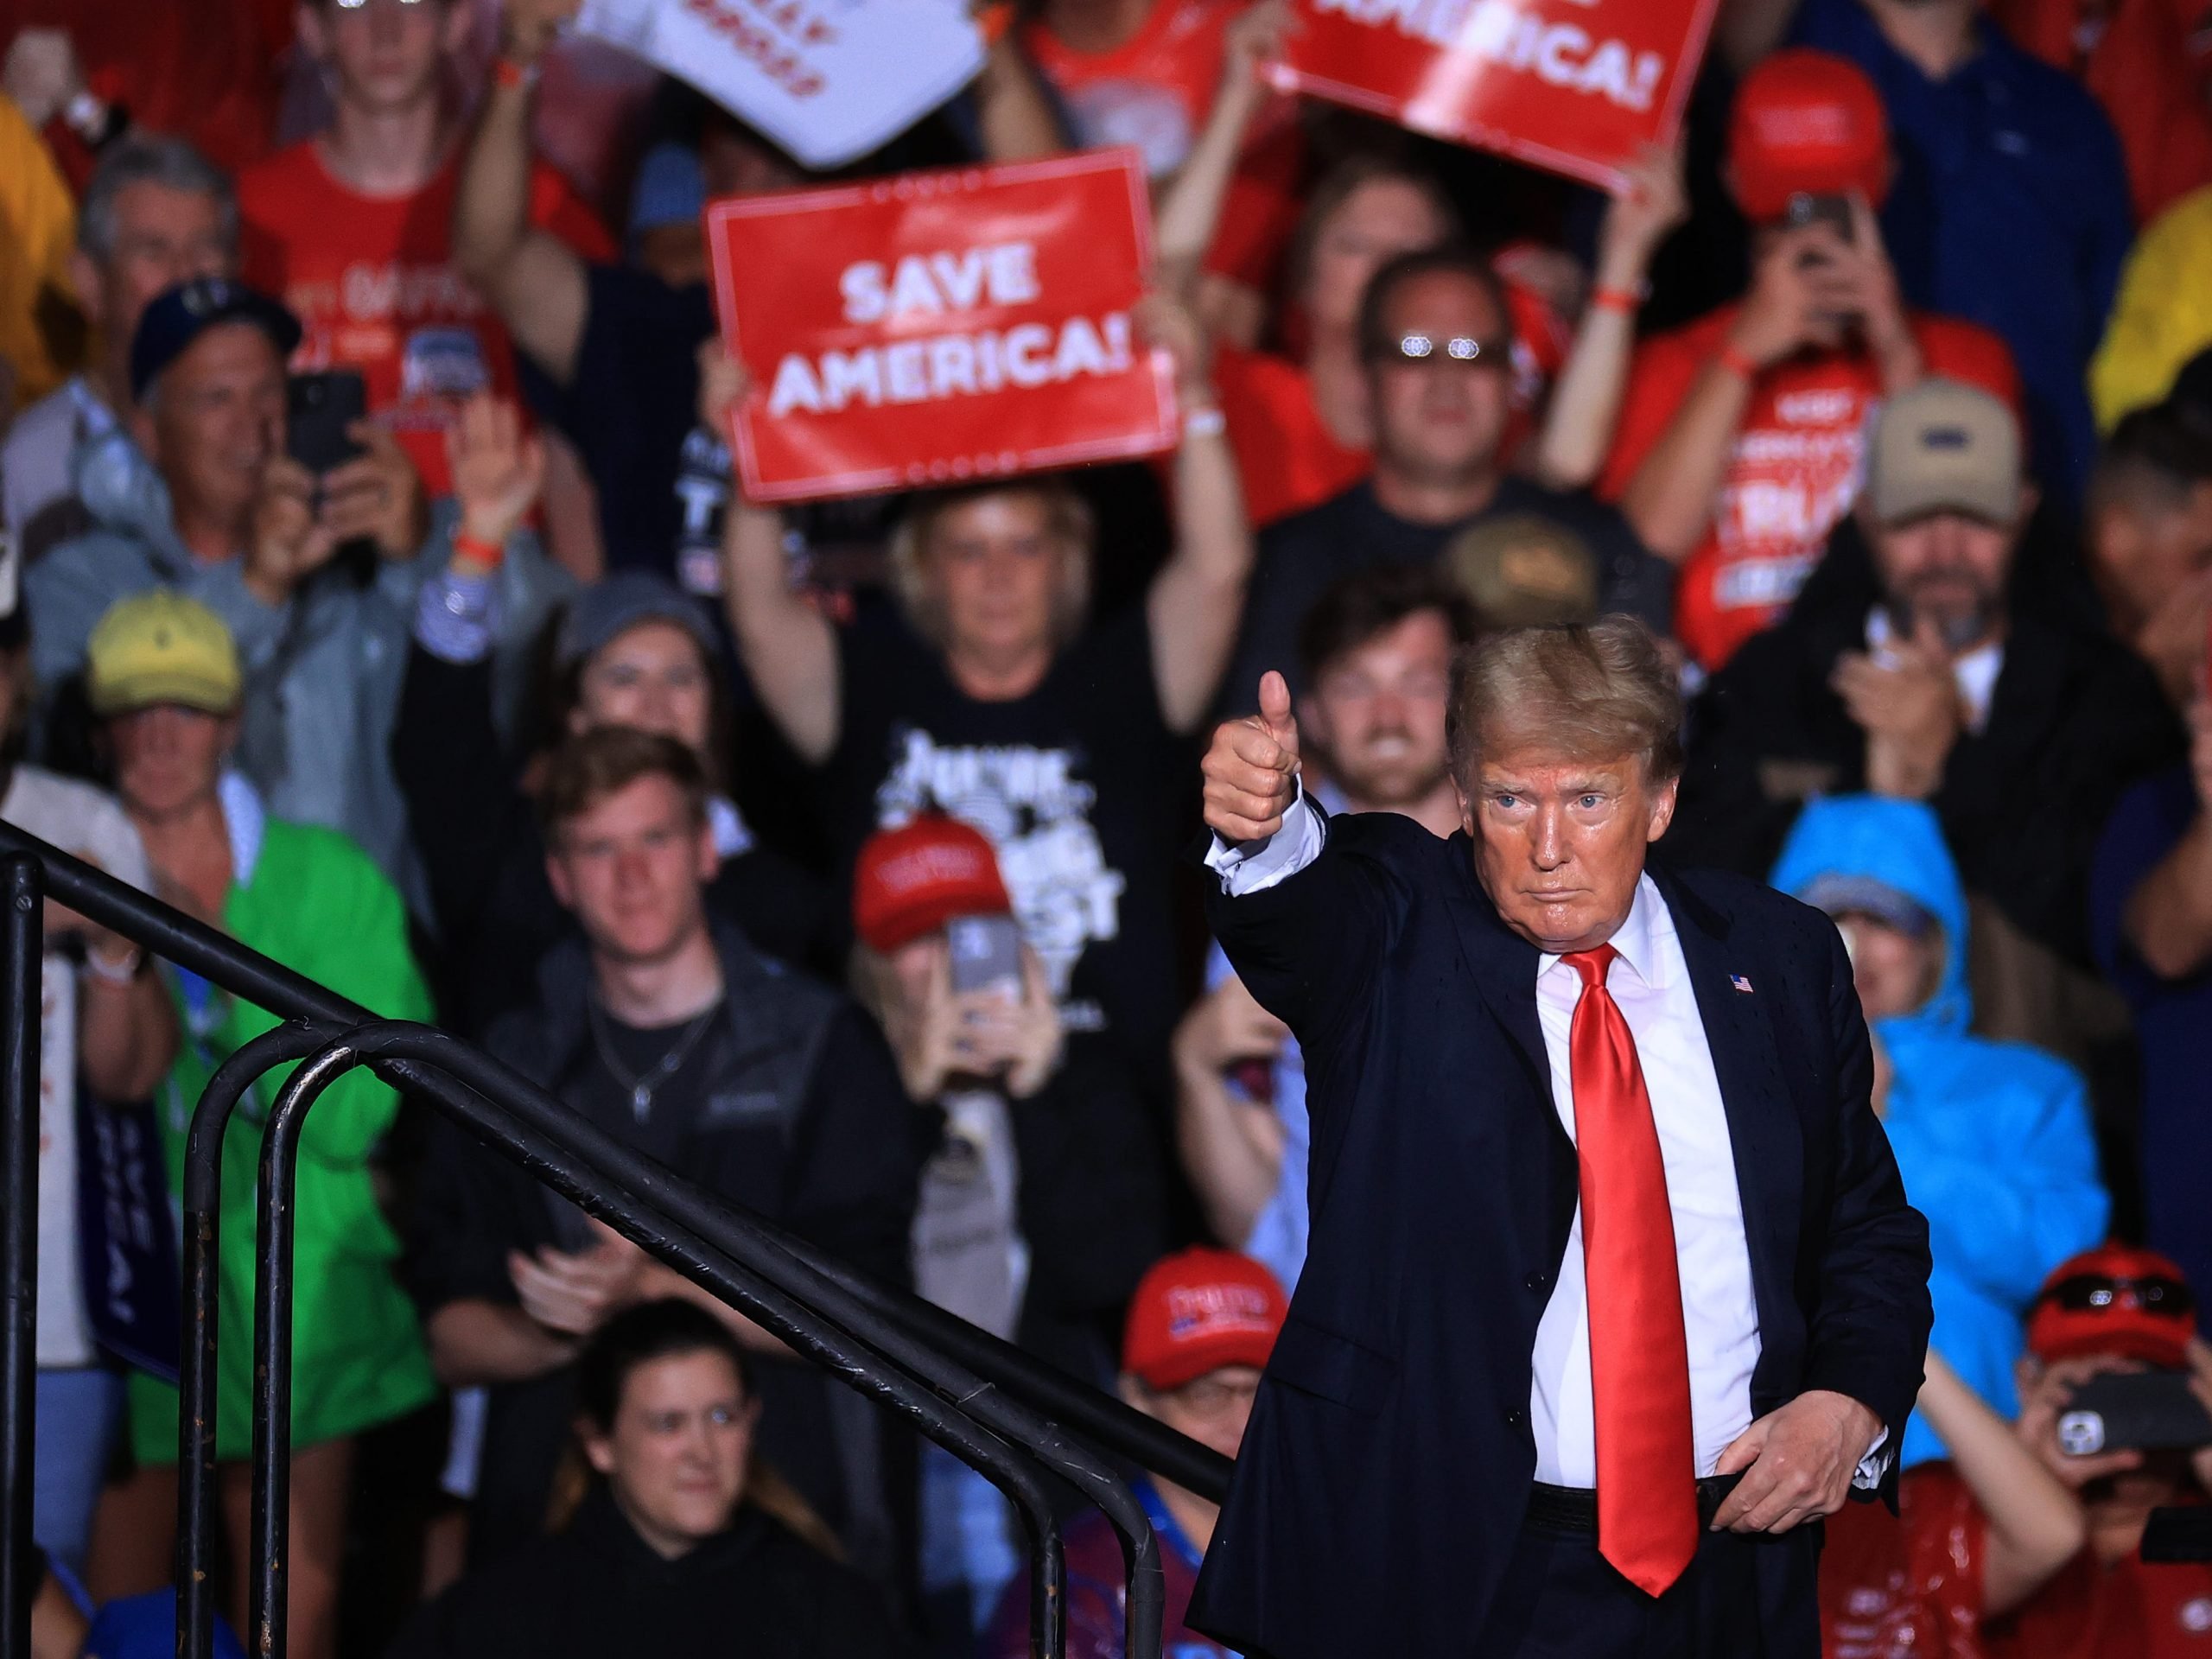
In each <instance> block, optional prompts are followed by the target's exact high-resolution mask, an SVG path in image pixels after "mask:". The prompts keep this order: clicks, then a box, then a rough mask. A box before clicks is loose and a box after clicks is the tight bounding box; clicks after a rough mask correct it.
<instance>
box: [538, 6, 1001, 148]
mask: <svg viewBox="0 0 2212 1659" xmlns="http://www.w3.org/2000/svg"><path fill="white" fill-rule="evenodd" d="M575 26H576V29H577V32H579V33H580V34H584V35H593V36H595V37H596V38H598V39H600V40H603V41H610V42H612V43H613V44H614V45H616V46H619V47H621V48H624V49H625V50H626V51H630V52H633V53H635V54H637V55H638V56H639V57H641V58H644V59H645V60H647V61H648V62H651V63H653V64H656V65H658V67H661V68H663V69H665V70H666V71H668V73H671V74H672V75H675V76H676V77H677V78H678V79H682V80H685V81H689V82H690V84H691V85H692V86H696V87H697V88H698V89H699V90H700V91H701V92H704V93H706V94H707V96H708V97H709V98H711V99H714V100H715V102H716V103H718V104H720V105H722V106H723V107H724V108H726V109H728V110H729V111H731V112H732V113H733V114H734V115H736V116H738V117H739V118H741V119H742V120H744V121H745V122H747V124H750V125H751V126H753V127H754V128H755V129H757V130H759V131H760V133H761V134H763V135H764V136H765V137H768V138H770V139H772V140H773V141H774V142H775V143H778V144H779V145H781V146H782V147H783V148H784V149H785V150H787V151H789V152H790V154H791V156H792V157H793V158H794V159H795V160H797V161H798V162H800V163H801V164H803V165H804V166H807V167H810V168H833V167H842V166H843V165H844V164H845V163H846V162H849V161H852V160H855V158H857V157H859V156H865V155H867V154H868V151H870V150H872V149H875V148H876V147H877V146H878V145H880V144H882V143H887V141H889V140H890V139H893V138H895V137H898V136H899V134H900V133H902V132H904V131H905V130H906V129H907V128H908V127H910V126H912V125H913V124H914V123H915V122H917V121H918V120H920V119H921V118H922V117H924V116H925V115H927V114H928V113H929V112H930V111H931V110H933V109H935V108H936V107H937V106H938V105H940V104H942V103H944V101H945V100H946V99H949V98H950V97H951V96H952V95H953V94H954V93H955V92H958V91H959V90H960V89H961V88H962V87H963V86H966V85H967V84H968V83H969V81H970V80H972V79H974V78H975V76H976V72H977V71H978V70H980V69H981V68H982V67H983V37H982V31H981V30H979V29H977V28H976V24H975V22H973V21H972V20H971V19H970V18H969V16H968V11H967V7H966V5H965V4H964V3H963V0H584V5H583V10H582V11H581V12H580V13H578V14H577V17H576V25H575Z"/></svg>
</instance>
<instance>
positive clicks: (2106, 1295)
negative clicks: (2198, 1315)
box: [2036, 1273, 2196, 1319]
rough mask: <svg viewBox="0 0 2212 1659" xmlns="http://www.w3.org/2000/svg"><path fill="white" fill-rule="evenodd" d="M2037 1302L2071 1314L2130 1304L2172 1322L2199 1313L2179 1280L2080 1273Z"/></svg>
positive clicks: (2051, 1288) (2047, 1288)
mask: <svg viewBox="0 0 2212 1659" xmlns="http://www.w3.org/2000/svg"><path fill="white" fill-rule="evenodd" d="M2036 1300H2037V1302H2038V1303H2043V1302H2053V1303H2056V1305H2057V1306H2060V1307H2063V1308H2064V1309H2065V1310H2066V1311H2067V1312H2068V1313H2103V1312H2105V1311H2106V1310H2107V1309H2108V1308H2113V1307H2125V1306H2127V1305H2128V1304H2129V1303H2130V1302H2133V1304H2134V1305H2135V1306H2138V1307H2139V1308H2141V1309H2142V1310H2143V1311H2144V1312H2145V1313H2159V1314H2164V1316H2165V1317H2166V1318H2168V1319H2187V1318H2188V1317H2189V1316H2190V1314H2191V1313H2195V1312H2196V1298H2195V1297H2194V1296H2192V1295H2190V1291H2189V1287H2188V1286H2187V1285H2184V1284H2183V1283H2182V1281H2180V1280H2178V1279H2168V1278H2164V1277H2159V1278H2155V1279H2115V1278H2113V1277H2111V1276H2110V1275H2109V1274H2101V1273H2079V1274H2075V1275H2074V1276H2073V1277H2071V1278H2069V1279H2062V1280H2060V1281H2058V1282H2057V1283H2056V1284H2055V1285H2046V1286H2045V1287H2044V1289H2043V1291H2042V1293H2041V1294H2038V1295H2037V1298H2036Z"/></svg>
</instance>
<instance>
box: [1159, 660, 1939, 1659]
mask: <svg viewBox="0 0 2212 1659" xmlns="http://www.w3.org/2000/svg"><path fill="white" fill-rule="evenodd" d="M1260 707H1261V711H1262V712H1261V713H1260V714H1259V715H1257V716H1255V717H1254V718H1251V719H1249V720H1243V721H1231V722H1229V723H1227V724H1225V725H1224V726H1222V727H1221V728H1218V729H1217V731H1216V732H1215V734H1214V737H1213V741H1212V745H1211V748H1210V749H1209V751H1208V753H1207V754H1206V757H1205V765H1204V771H1205V816H1206V822H1207V823H1208V824H1209V826H1210V827H1211V829H1212V830H1213V832H1214V841H1213V845H1212V849H1211V853H1210V855H1209V856H1208V858H1207V862H1208V864H1209V865H1210V866H1211V868H1212V869H1213V871H1214V872H1215V874H1216V877H1217V880H1215V881H1214V882H1213V883H1211V884H1210V885H1211V887H1212V888H1213V891H1212V892H1211V893H1210V895H1209V901H1208V907H1209V912H1210V916H1211V921H1212V923H1213V925H1214V928H1215V931H1216V932H1217V936H1218V937H1219V938H1220V940H1221V943H1222V944H1223V946H1224V949H1225V950H1227V952H1228V955H1229V958H1230V962H1231V963H1234V964H1235V966H1236V971H1237V973H1238V974H1239V975H1240V976H1242V977H1243V981H1244V982H1245V984H1246V985H1247V986H1248V987H1249V988H1250V989H1251V991H1252V993H1253V995H1255V996H1256V997H1257V998H1258V999H1259V1001H1261V1002H1262V1004H1264V1005H1265V1006H1266V1007H1268V1008H1269V1009H1270V1010H1272V1011H1273V1012H1274V1014H1277V1015H1279V1016H1280V1017H1281V1019H1283V1020H1285V1021H1287V1023H1288V1024H1289V1026H1290V1027H1291V1028H1292V1029H1293V1030H1294V1032H1295V1033H1297V1035H1298V1038H1299V1040H1300V1043H1301V1044H1302V1045H1303V1046H1304V1048H1305V1052H1306V1067H1307V1075H1308V1078H1309V1104H1310V1107H1311V1110H1312V1113H1313V1177H1312V1210H1313V1239H1312V1246H1311V1250H1310V1253H1309V1255H1308V1257H1307V1260H1306V1268H1305V1273H1304V1274H1303V1276H1302V1277H1301V1278H1300V1281H1299V1286H1298V1292H1297V1294H1296V1296H1295V1297H1294V1300H1293V1301H1292V1305H1291V1310H1290V1315H1289V1319H1288V1322H1287V1324H1286V1325H1285V1326H1284V1328H1283V1332H1282V1335H1281V1340H1280V1341H1279V1342H1278V1344H1277V1345H1276V1348H1275V1351H1274V1358H1273V1360H1272V1361H1271V1362H1270V1363H1269V1364H1268V1370H1267V1375H1266V1380H1265V1382H1264V1383H1263V1384H1262V1388H1261V1390H1260V1394H1259V1398H1258V1401H1257V1402H1256V1405H1255V1409H1254V1413H1253V1416H1252V1420H1251V1426H1250V1428H1249V1432H1248V1433H1247V1434H1246V1437H1245V1440H1244V1448H1243V1453H1242V1454H1241V1456H1240V1457H1239V1459H1238V1460H1237V1466H1236V1482H1235V1484H1234V1486H1233V1487H1232V1489H1231V1491H1230V1497H1229V1502H1228V1504H1227V1506H1226V1508H1225V1510H1224V1512H1223V1515H1222V1518H1221V1522H1220V1526H1219V1528H1218V1529H1217V1531H1216V1533H1215V1535H1214V1539H1213V1545H1212V1548H1211V1552H1210V1554H1209V1555H1208V1557H1207V1560H1206V1565H1205V1571H1204V1573H1203V1575H1202V1576H1201V1578H1200V1580H1199V1583H1198V1592H1197V1596H1196V1599H1194V1601H1193V1603H1192V1612H1191V1619H1190V1622H1191V1624H1192V1625H1193V1626H1194V1627H1195V1628H1198V1629H1201V1630H1205V1631H1207V1632H1208V1633H1209V1634H1211V1635H1214V1636H1217V1637H1220V1638H1221V1639H1222V1640H1224V1641H1225V1642H1227V1643H1229V1644H1230V1646H1232V1647H1234V1648H1236V1649H1239V1650H1241V1651H1243V1652H1244V1653H1245V1654H1247V1655H1248V1656H1254V1655H1262V1656H1269V1659H1342V1656H1344V1655H1347V1654H1353V1653H1407V1654H1413V1653H1418V1654H1421V1655H1425V1656H1452V1655H1466V1656H1473V1655H1482V1656H1484V1659H1491V1656H1526V1655H1545V1656H1575V1659H1614V1656H1619V1659H1628V1656H1637V1659H1668V1656H1681V1659H1708V1656H1710V1659H1721V1656H1726V1659H1756V1656H1762V1655H1765V1656H1784V1659H1800V1656H1802V1659H1816V1656H1818V1654H1819V1652H1820V1625H1819V1614H1818V1609H1817V1606H1816V1604H1815V1593H1814V1581H1815V1567H1816V1564H1817V1560H1818V1556H1819V1533H1820V1522H1821V1517H1822V1516H1827V1515H1829V1514H1832V1513H1834V1511H1835V1510H1837V1509H1838V1508H1839V1507H1840V1506H1841V1505H1842V1504H1843V1503H1845V1502H1846V1501H1847V1500H1848V1499H1849V1498H1851V1497H1860V1498H1865V1499H1872V1498H1875V1497H1885V1496H1888V1495H1890V1494H1891V1493H1892V1492H1893V1491H1894V1484H1893V1483H1894V1475H1895V1471H1894V1461H1895V1452H1896V1447H1897V1444H1898V1442H1899V1440H1901V1439H1902V1437H1903V1433H1904V1421H1905V1416H1906V1413H1907V1412H1908V1411H1909V1410H1910V1407H1911V1404H1912V1402H1913V1398H1914V1395H1915V1394H1916V1391H1917V1390H1918V1388H1919V1385H1920V1381H1921V1360H1922V1357H1923V1352H1924V1350H1925V1346H1926V1342H1927V1337H1928V1328H1929V1300H1928V1289H1927V1278H1928V1266H1929V1258H1928V1235H1927V1228H1926V1226H1925V1224H1923V1221H1922V1220H1921V1218H1920V1217H1919V1216H1918V1215H1917V1214H1916V1213H1915V1212H1914V1211H1912V1210H1911V1209H1910V1208H1909V1207H1908V1206H1907V1205H1906V1203H1905V1198H1904V1191H1903V1189H1902V1188H1901V1186H1900V1185H1899V1184H1898V1180H1897V1166H1896V1165H1895V1163H1894V1161H1893V1160H1891V1155H1890V1148H1889V1143H1888V1142H1887V1141H1886V1140H1885V1138H1884V1136H1883V1134H1882V1128H1881V1125H1880V1124H1879V1122H1878V1121H1877V1120H1876V1118H1875V1116H1874V1113H1873V1111H1872V1108H1871V1107H1870V1105H1869V1104H1868V1092H1869V1088H1870V1084H1871V1082H1872V1061H1871V1058H1870V1055H1869V1051H1868V1046H1867V1039H1866V1024H1865V1022H1864V1020H1862V1019H1861V1017H1860V1014H1859V1000H1858V996H1857V994H1856V992H1855V991H1854V989H1853V982H1852V971H1851V965H1850V963H1849V961H1848V960H1847V958H1846V957H1845V955H1844V950H1843V946H1842V944H1841V942H1840V939H1839V938H1838V937H1837V934H1836V931H1835V928H1834V925H1833V924H1832V923H1831V922H1830V921H1829V920H1828V919H1827V917H1825V916H1823V915H1821V914H1820V913H1819V912H1816V911H1814V910H1811V909H1808V908H1807V907H1806V906H1803V905H1801V904H1798V903H1797V902H1796V901H1795V900H1793V899H1788V898H1785V897H1783V895H1781V894H1779V893H1774V892H1771V891H1770V890H1769V889H1767V888H1764V887H1759V886H1758V885H1756V884H1754V883H1751V882H1749V881H1745V880H1740V879H1738V878H1735V877H1731V876H1720V875H1706V874H1673V873H1671V872H1669V871H1667V870H1665V869H1663V868H1652V867H1648V866H1647V863H1646V856H1645V855H1646V852H1647V850H1648V849H1649V846H1650V844H1651V843H1652V842H1656V841H1657V840H1658V839H1659V838H1660V837H1661V836H1662V835H1664V834H1665V833H1666V829H1667V825H1668V822H1669V818H1670V817H1672V815H1673V812H1674V806H1675V780H1676V777H1677V774H1678V772H1679V771H1680V768H1681V740H1680V724H1681V700H1680V696H1679V693H1678V692H1677V690H1676V688H1675V678H1674V676H1673V673H1672V671H1670V670H1669V668H1668V666H1667V664H1666V663H1665V662H1664V660H1663V659H1662V657H1661V655H1660V652H1659V651H1658V648H1657V646H1656V643H1655V642H1654V641H1653V639H1651V637H1650V635H1649V633H1648V632H1646V631H1645V630H1644V629H1643V626H1641V625H1640V624H1637V623H1636V622H1633V621H1630V620H1627V619H1624V618H1609V619H1606V620H1602V621H1599V622H1597V623H1594V624H1592V625H1589V626H1566V627H1554V628H1534V629H1521V630H1515V631H1510V632H1503V633H1498V634H1494V635H1492V636H1491V637H1490V638H1488V639H1484V641H1482V642H1481V643H1480V644H1479V645H1477V646H1475V647H1474V648H1473V649H1472V650H1471V652H1468V653H1466V654H1465V657H1464V658H1462V660H1461V661H1460V663H1459V666H1458V669H1457V671H1456V673H1455V679H1454V685H1453V690H1452V728H1451V744H1452V769H1453V776H1454V779H1455V780H1456V782H1457V784H1458V786H1459V797H1460V806H1461V825H1462V828H1461V830H1460V832H1459V834H1457V835H1454V836H1452V837H1451V838H1450V839H1449V840H1448V841H1446V840H1439V839H1438V838H1437V837H1436V836H1433V835H1431V834H1430V833H1429V832H1428V831H1427V830H1426V829H1422V828H1421V826H1420V825H1419V824H1417V823H1414V822H1413V821H1411V820H1410V819H1408V818H1404V817H1398V816H1395V815H1392V814H1384V813H1376V814H1368V815H1357V816H1350V817H1340V818H1335V819H1328V818H1325V817H1324V816H1323V814H1322V813H1321V812H1320V811H1319V810H1318V809H1317V808H1316V807H1315V806H1314V804H1313V802H1312V800H1311V799H1310V798H1307V797H1306V795H1305V794H1304V793H1303V791H1301V790H1300V786H1299V780H1298V730H1297V726H1296V723H1295V722H1294V720H1293V719H1292V717H1291V714H1290V707H1289V700H1288V697H1287V694H1286V690H1285V687H1284V685H1283V683H1282V681H1281V677H1279V676H1276V675H1274V674H1270V675H1268V677H1266V678H1265V680H1263V682H1262V685H1261V688H1260Z"/></svg>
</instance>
